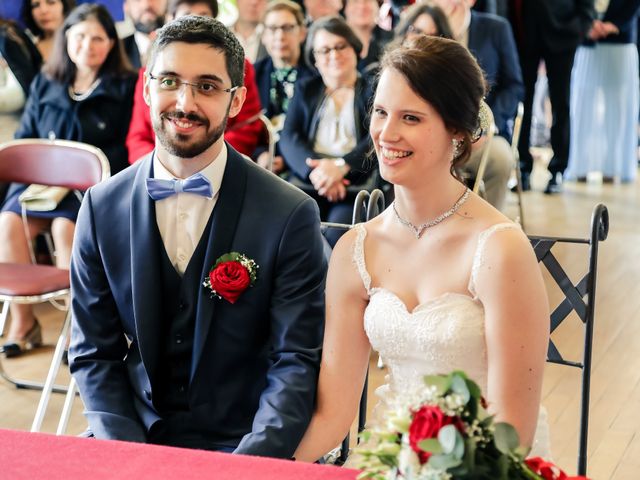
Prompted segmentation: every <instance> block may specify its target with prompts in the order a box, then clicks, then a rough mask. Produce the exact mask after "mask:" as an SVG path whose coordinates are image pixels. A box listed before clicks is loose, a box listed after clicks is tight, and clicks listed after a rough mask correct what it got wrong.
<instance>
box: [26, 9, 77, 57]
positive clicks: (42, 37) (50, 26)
mask: <svg viewBox="0 0 640 480" xmlns="http://www.w3.org/2000/svg"><path fill="white" fill-rule="evenodd" d="M74 5H75V2H74V1H73V0H24V2H23V3H22V21H23V22H24V24H25V25H26V26H27V33H28V34H29V35H30V36H31V38H32V40H33V42H34V43H35V44H36V47H38V50H39V51H40V54H41V55H42V58H43V59H44V60H45V61H46V60H48V59H49V54H50V53H51V51H52V49H53V45H54V38H53V37H54V35H55V33H56V31H57V30H58V29H59V28H60V27H61V26H62V22H64V18H65V17H66V16H67V15H68V13H69V12H70V11H71V9H72V8H73V7H74Z"/></svg>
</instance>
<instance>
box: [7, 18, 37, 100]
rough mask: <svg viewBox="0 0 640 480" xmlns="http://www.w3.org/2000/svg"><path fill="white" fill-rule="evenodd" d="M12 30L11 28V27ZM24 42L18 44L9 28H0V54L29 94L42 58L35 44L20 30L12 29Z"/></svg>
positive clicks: (26, 93)
mask: <svg viewBox="0 0 640 480" xmlns="http://www.w3.org/2000/svg"><path fill="white" fill-rule="evenodd" d="M9 28H10V27H9ZM12 33H14V34H15V35H17V36H18V37H19V38H20V39H21V40H22V42H17V41H16V40H15V39H14V38H12V37H11V36H9V34H8V30H7V27H2V28H0V54H2V57H3V58H4V59H5V60H6V61H7V65H9V68H10V69H11V72H12V73H13V75H15V77H16V79H17V80H18V83H20V86H21V87H22V90H24V94H25V96H27V95H28V94H29V85H31V81H32V80H33V78H34V77H35V76H36V75H37V74H38V72H39V71H40V66H41V65H42V56H41V55H40V52H39V51H38V49H37V48H36V46H35V45H34V44H33V42H32V41H31V40H30V39H29V37H27V36H26V35H25V34H24V33H23V32H22V31H20V30H19V29H12Z"/></svg>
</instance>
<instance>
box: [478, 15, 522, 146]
mask: <svg viewBox="0 0 640 480" xmlns="http://www.w3.org/2000/svg"><path fill="white" fill-rule="evenodd" d="M469 50H470V51H471V53H473V55H474V56H475V57H476V60H478V63H479V64H480V67H482V70H483V71H484V73H485V77H486V79H487V83H488V84H489V93H488V95H487V104H488V105H489V107H491V111H492V112H493V117H494V119H495V123H496V126H497V127H498V131H499V133H500V135H501V136H503V137H505V138H506V139H507V140H510V139H511V133H512V127H513V125H512V123H513V119H514V117H515V116H516V110H517V108H518V102H520V101H522V99H523V98H524V84H523V83H522V72H521V70H520V61H519V60H518V51H517V49H516V43H515V40H514V38H513V32H512V31H511V26H510V25H509V22H507V21H506V20H505V19H503V18H500V17H498V16H496V15H491V14H488V13H478V12H474V11H472V12H471V23H470V24H469Z"/></svg>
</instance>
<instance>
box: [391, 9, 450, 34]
mask: <svg viewBox="0 0 640 480" xmlns="http://www.w3.org/2000/svg"><path fill="white" fill-rule="evenodd" d="M394 32H395V40H396V42H398V43H402V42H404V41H405V40H407V39H408V40H411V39H414V38H416V37H417V36H419V35H430V36H433V37H444V38H450V39H453V31H452V30H451V26H450V25H449V21H448V20H447V16H446V15H445V13H444V12H443V11H442V9H441V8H440V7H438V6H436V5H431V4H429V3H416V4H414V5H412V6H410V7H409V8H407V9H406V10H405V12H404V13H403V15H402V17H401V19H400V22H399V23H398V26H397V27H396V28H395V31H394Z"/></svg>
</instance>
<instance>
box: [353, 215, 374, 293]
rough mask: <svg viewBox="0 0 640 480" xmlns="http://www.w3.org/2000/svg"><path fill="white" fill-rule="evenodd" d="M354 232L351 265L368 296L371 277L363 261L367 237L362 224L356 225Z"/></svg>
mask: <svg viewBox="0 0 640 480" xmlns="http://www.w3.org/2000/svg"><path fill="white" fill-rule="evenodd" d="M354 228H355V230H356V233H357V235H356V240H355V242H354V244H353V256H352V259H353V263H354V264H355V265H356V268H357V269H358V273H359V274H360V278H361V279H362V283H363V284H364V288H365V290H366V291H367V294H368V295H371V276H370V275H369V272H367V265H366V263H365V260H364V239H365V238H366V237H367V229H366V228H365V227H364V224H363V223H358V224H356V226H355V227H354Z"/></svg>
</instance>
